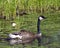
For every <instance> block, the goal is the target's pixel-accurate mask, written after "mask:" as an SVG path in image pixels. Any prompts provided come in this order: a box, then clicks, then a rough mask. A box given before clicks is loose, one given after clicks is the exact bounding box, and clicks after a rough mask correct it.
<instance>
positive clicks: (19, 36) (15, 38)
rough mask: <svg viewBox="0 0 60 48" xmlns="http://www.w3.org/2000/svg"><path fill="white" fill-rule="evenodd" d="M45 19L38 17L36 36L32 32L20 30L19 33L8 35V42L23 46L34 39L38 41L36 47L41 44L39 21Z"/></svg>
mask: <svg viewBox="0 0 60 48" xmlns="http://www.w3.org/2000/svg"><path fill="white" fill-rule="evenodd" d="M43 19H45V17H44V16H39V17H38V22H37V34H35V33H33V32H29V31H26V30H21V31H20V32H15V33H10V34H9V38H10V39H9V40H10V44H11V45H14V44H25V43H31V42H32V41H34V40H35V39H37V40H38V45H40V43H41V35H42V33H41V31H40V21H41V20H43Z"/></svg>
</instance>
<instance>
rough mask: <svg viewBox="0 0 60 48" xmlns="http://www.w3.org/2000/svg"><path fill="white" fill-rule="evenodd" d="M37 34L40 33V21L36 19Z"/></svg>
mask: <svg viewBox="0 0 60 48" xmlns="http://www.w3.org/2000/svg"><path fill="white" fill-rule="evenodd" d="M37 33H38V34H39V33H41V32H40V19H39V18H38V22H37Z"/></svg>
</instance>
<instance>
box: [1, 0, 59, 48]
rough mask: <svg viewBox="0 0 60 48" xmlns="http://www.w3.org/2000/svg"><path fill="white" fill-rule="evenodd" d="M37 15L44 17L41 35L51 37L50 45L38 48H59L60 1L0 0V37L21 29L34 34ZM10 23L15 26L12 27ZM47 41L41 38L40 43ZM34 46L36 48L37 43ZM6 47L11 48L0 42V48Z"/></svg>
mask: <svg viewBox="0 0 60 48" xmlns="http://www.w3.org/2000/svg"><path fill="white" fill-rule="evenodd" d="M39 15H44V16H45V17H46V19H45V20H44V21H42V22H41V32H42V34H43V35H45V36H50V37H51V38H50V37H49V38H50V40H49V41H50V42H51V43H50V44H47V45H42V46H40V47H41V48H60V46H59V45H60V0H0V37H4V38H6V37H7V34H9V33H11V32H17V31H20V30H21V29H24V30H27V31H31V32H34V33H36V32H37V28H36V27H37V18H38V16H39ZM12 22H15V23H16V24H17V25H16V26H15V27H12V26H11V23H12ZM47 40H48V38H43V39H42V43H43V42H44V43H45V41H47ZM47 42H48V41H47ZM3 45H4V46H3ZM35 45H36V46H35ZM16 46H17V45H15V46H13V47H16ZM34 46H35V48H38V47H37V41H35V42H34ZM8 47H9V48H12V46H10V45H9V44H8V43H7V42H5V41H0V48H8ZM20 47H21V45H18V48H20ZM40 47H39V48H40ZM27 48H31V47H30V45H27Z"/></svg>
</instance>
